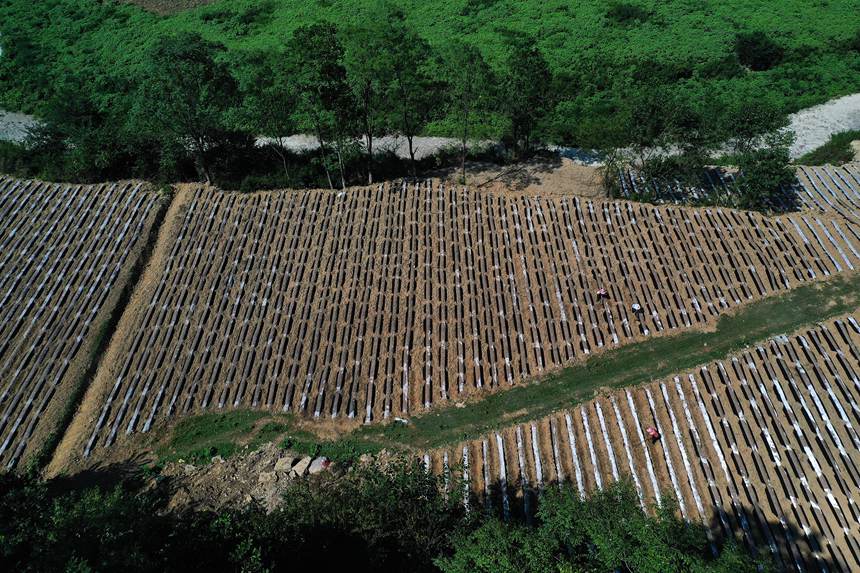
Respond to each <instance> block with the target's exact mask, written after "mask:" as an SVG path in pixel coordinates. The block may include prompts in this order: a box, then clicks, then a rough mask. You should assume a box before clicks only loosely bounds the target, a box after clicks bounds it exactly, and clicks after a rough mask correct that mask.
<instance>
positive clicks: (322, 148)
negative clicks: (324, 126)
mask: <svg viewBox="0 0 860 573" xmlns="http://www.w3.org/2000/svg"><path fill="white" fill-rule="evenodd" d="M317 143H319V146H320V155H321V156H322V164H323V169H324V170H325V176H326V179H328V188H329V189H332V190H333V189H334V183H332V180H331V172H329V170H328V162H327V161H326V154H325V142H324V141H323V136H322V131H321V130H320V128H319V127H317Z"/></svg>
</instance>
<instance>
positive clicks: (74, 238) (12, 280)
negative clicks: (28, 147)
mask: <svg viewBox="0 0 860 573" xmlns="http://www.w3.org/2000/svg"><path fill="white" fill-rule="evenodd" d="M159 204H160V201H159V198H158V195H157V193H155V192H153V191H152V190H150V188H149V187H148V186H147V185H144V184H141V183H114V184H108V185H65V184H62V185H58V184H48V183H41V182H37V181H19V180H15V179H10V178H7V177H3V176H0V463H2V464H3V466H4V467H5V468H12V467H15V466H16V465H17V464H18V463H19V462H21V461H22V460H25V459H27V458H28V457H29V456H30V455H32V454H34V453H35V452H36V451H37V450H38V449H39V448H40V447H41V446H42V445H43V442H44V440H45V439H46V438H47V437H48V436H49V435H50V434H51V433H52V432H54V431H56V430H58V427H57V426H58V425H59V423H60V420H61V418H62V417H63V415H64V413H65V411H66V408H68V407H69V403H68V402H69V400H70V399H71V397H72V395H73V394H74V393H75V392H76V388H77V385H78V384H80V383H81V377H82V376H83V375H84V373H85V372H86V370H87V369H88V368H89V367H90V361H91V360H92V356H91V354H92V353H93V352H94V351H95V348H96V345H97V344H98V343H99V340H98V339H99V336H100V331H101V329H103V328H104V325H105V323H106V321H108V319H109V317H110V315H111V313H112V312H113V308H114V306H116V304H117V301H118V298H119V297H120V294H121V292H122V290H123V288H124V286H125V283H126V282H127V280H128V278H129V274H130V272H131V269H132V267H133V265H134V264H135V262H136V260H137V258H138V257H139V256H140V254H141V251H142V249H143V247H144V244H145V242H146V239H147V237H148V234H149V231H150V229H151V227H152V225H153V223H154V222H155V219H156V216H157V212H158V207H159Z"/></svg>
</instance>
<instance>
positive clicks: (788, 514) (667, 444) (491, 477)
mask: <svg viewBox="0 0 860 573" xmlns="http://www.w3.org/2000/svg"><path fill="white" fill-rule="evenodd" d="M858 345H860V324H858V322H857V320H856V319H855V317H854V316H846V317H841V318H838V319H834V320H830V321H828V322H826V323H824V324H820V325H816V326H813V327H809V328H805V329H803V330H801V331H799V332H796V333H794V334H792V335H790V336H781V337H777V338H775V339H771V340H768V341H765V342H762V343H761V344H758V345H755V346H753V347H751V348H748V349H746V350H744V351H742V352H740V353H737V354H735V355H734V356H732V357H729V358H728V359H725V360H719V361H716V362H713V363H709V364H706V365H704V366H702V367H699V368H697V369H695V370H694V371H690V372H687V373H684V374H681V375H678V376H674V377H671V378H668V379H665V380H662V381H659V382H655V383H651V384H647V385H644V386H638V387H635V388H630V389H628V390H625V391H620V392H615V393H612V394H610V395H607V396H603V397H600V398H597V399H595V400H592V401H590V402H587V403H584V404H581V405H578V406H575V407H572V408H570V409H568V410H562V411H559V412H557V413H555V414H553V415H551V416H548V417H546V418H542V419H540V420H536V421H534V422H531V423H524V424H520V425H517V426H514V427H510V428H506V429H504V430H499V431H496V432H493V433H491V434H489V435H487V436H485V437H484V438H481V439H477V440H472V441H469V442H467V443H463V444H460V445H459V446H457V447H454V448H450V449H445V450H439V451H433V452H431V453H430V454H428V455H427V456H425V463H426V464H427V467H428V468H431V469H433V470H434V471H436V472H454V473H455V475H458V476H462V475H463V473H464V474H465V478H466V479H465V480H463V481H462V483H463V484H464V486H465V487H467V488H469V489H470V491H471V494H472V496H471V497H472V499H473V500H475V501H480V502H483V503H486V504H488V507H489V508H490V509H491V510H493V511H498V512H499V513H502V514H511V513H512V512H523V511H525V512H533V511H534V507H535V504H536V503H537V502H538V499H539V493H540V492H541V491H542V490H544V489H546V488H550V487H554V485H553V484H555V483H558V482H565V481H567V482H570V483H572V484H574V487H575V488H576V490H577V491H579V492H580V493H581V494H582V495H585V494H586V493H587V492H589V491H592V490H594V489H599V488H603V487H605V486H606V484H609V483H611V482H613V481H616V480H618V479H623V478H625V477H626V478H629V479H630V480H631V481H632V482H633V484H634V486H635V488H636V490H637V491H638V493H639V497H640V501H641V503H642V505H643V507H651V506H652V505H653V504H656V503H659V501H660V498H661V496H663V495H666V494H668V495H670V496H672V497H674V498H676V499H677V500H678V506H679V510H680V512H681V514H682V515H683V516H684V517H685V518H686V519H689V520H691V521H695V522H704V523H706V524H708V525H710V526H711V529H712V531H713V533H714V535H715V536H720V535H735V536H736V537H737V538H738V539H740V540H742V542H743V543H744V544H746V545H747V546H748V547H749V548H750V549H751V550H753V551H755V550H757V549H758V548H763V549H765V550H766V551H769V552H772V553H773V554H774V555H775V556H776V559H777V560H778V561H780V562H781V564H782V565H783V566H784V567H786V568H788V569H793V570H799V571H803V570H807V569H812V570H822V571H823V570H831V571H832V570H841V571H856V570H857V568H858V567H860V545H858V539H860V512H858V507H857V500H858V496H860V469H858V466H860V436H858V433H857V429H856V425H857V424H858V423H860V348H859V347H858ZM648 427H652V428H655V429H657V430H658V431H659V433H660V438H659V439H658V440H652V439H651V438H649V437H648V435H647V434H646V430H647V428H648ZM464 470H465V472H464ZM450 481H451V483H454V480H450ZM458 483H459V480H458Z"/></svg>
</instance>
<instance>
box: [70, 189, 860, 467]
mask: <svg viewBox="0 0 860 573" xmlns="http://www.w3.org/2000/svg"><path fill="white" fill-rule="evenodd" d="M173 208H175V209H176V210H177V212H180V211H181V215H180V216H177V217H176V218H175V219H174V220H172V221H168V222H167V225H169V226H171V230H170V231H165V232H164V233H165V239H164V241H163V242H162V241H160V242H159V246H158V247H157V248H156V255H155V257H154V259H155V260H158V261H159V262H158V264H155V265H153V268H152V269H150V272H148V273H147V275H146V276H145V277H144V285H145V286H144V288H141V289H140V292H139V293H137V294H136V298H135V299H133V300H132V305H131V312H129V313H127V314H128V315H129V316H128V317H127V318H124V320H125V321H126V322H125V323H124V324H121V325H120V331H121V332H122V333H124V334H123V336H122V337H121V338H120V339H117V340H115V341H114V343H113V344H112V345H111V351H110V353H109V354H108V357H107V359H106V360H105V362H104V367H103V368H101V369H100V371H99V373H98V376H97V378H96V381H95V383H94V385H93V387H92V389H91V392H90V394H89V395H88V398H87V400H86V402H85V407H84V409H83V410H82V412H81V414H80V416H79V417H78V420H77V421H76V426H75V428H74V431H73V432H72V435H73V436H74V441H75V445H74V447H73V448H72V449H74V450H75V452H76V453H77V454H78V455H80V454H85V455H87V456H88V455H91V454H92V453H93V452H95V451H98V450H99V449H101V448H104V447H105V446H110V445H112V444H114V443H116V442H118V441H119V440H121V439H123V436H125V435H129V434H134V433H138V432H147V431H149V430H150V429H151V428H152V427H153V426H154V425H155V424H157V423H158V422H159V421H163V420H166V419H169V418H172V417H175V416H177V415H181V414H186V413H191V412H200V411H203V410H218V409H230V408H257V409H268V410H272V411H282V410H283V411H291V412H298V413H300V414H303V415H305V416H308V417H319V418H327V417H328V418H347V419H355V420H356V421H364V422H372V421H378V420H383V419H385V418H389V417H392V416H405V415H409V414H412V413H415V412H418V411H421V410H423V409H425V408H429V407H430V406H432V405H434V404H438V403H445V402H450V401H452V400H459V399H461V398H463V397H465V396H469V395H474V394H476V393H481V392H483V391H486V390H488V389H494V388H500V387H506V386H510V385H511V384H515V383H516V382H517V381H519V380H522V379H523V378H526V377H534V376H538V375H540V374H542V373H545V372H547V371H550V370H553V369H558V368H560V367H561V366H563V365H565V364H568V363H570V362H572V361H574V360H577V359H578V358H581V357H584V356H586V355H588V354H590V353H594V352H596V351H600V350H602V349H605V348H612V347H616V346H619V345H623V344H625V343H627V342H629V341H634V340H640V339H643V338H645V337H648V336H654V335H661V334H664V333H668V332H673V331H678V330H681V329H687V328H693V327H698V326H708V325H709V324H712V323H713V322H714V321H715V320H716V318H717V317H719V316H720V315H721V314H723V313H725V312H726V311H729V310H731V309H733V308H735V307H737V306H738V305H741V304H743V303H745V302H747V301H751V300H755V299H759V298H761V297H763V296H766V295H769V294H772V293H776V292H781V291H784V290H786V289H788V288H791V287H793V286H796V285H799V284H802V283H804V282H807V281H810V280H813V279H817V278H821V277H825V276H828V275H831V274H833V273H838V272H840V271H848V270H853V269H854V267H855V265H856V264H858V263H860V255H858V251H857V250H856V249H857V247H858V246H860V240H857V239H856V237H855V236H853V235H851V234H849V233H847V232H845V229H844V228H843V227H841V226H839V225H838V223H837V221H836V220H835V219H831V218H830V217H828V216H818V215H812V214H808V213H806V214H802V215H792V216H789V217H781V218H765V217H762V216H759V215H757V214H754V213H744V212H736V211H731V210H725V209H698V210H695V209H685V208H678V207H653V206H649V205H643V204H637V203H631V202H624V201H615V202H610V201H606V202H604V201H586V200H582V199H577V198H575V197H569V198H553V199H545V198H539V197H524V196H521V195H514V194H506V193H502V192H481V191H474V190H464V189H460V188H451V187H444V186H441V185H438V184H434V183H429V182H428V183H423V184H421V185H409V186H407V185H402V186H401V185H385V186H377V187H372V188H364V189H356V190H351V191H350V192H347V193H339V194H335V193H331V192H326V191H304V192H271V193H260V194H254V195H236V194H228V193H222V192H217V191H214V190H207V189H190V190H186V191H184V192H182V193H180V195H179V196H178V197H177V198H176V199H175V200H174V206H173V207H172V209H173ZM831 229H832V230H831ZM599 289H605V291H606V295H605V296H603V295H601V294H598V291H599ZM634 304H635V305H639V307H640V309H641V310H638V311H634V310H633V305H634Z"/></svg>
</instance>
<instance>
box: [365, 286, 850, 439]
mask: <svg viewBox="0 0 860 573" xmlns="http://www.w3.org/2000/svg"><path fill="white" fill-rule="evenodd" d="M858 306H860V275H852V276H848V277H838V278H834V279H831V280H829V281H827V282H821V283H815V284H811V285H806V286H803V287H800V288H797V289H795V290H793V291H791V292H789V293H787V294H785V295H782V296H778V297H771V298H767V299H765V300H762V301H760V302H756V303H752V304H749V305H747V306H745V307H743V308H742V309H741V310H739V311H738V312H736V313H734V314H732V315H726V316H723V317H722V318H721V319H720V320H719V321H718V322H717V326H716V329H714V330H713V331H710V332H702V331H696V332H687V333H684V334H679V335H676V336H666V337H661V338H653V339H651V340H647V341H644V342H640V343H637V344H631V345H627V346H623V347H621V348H619V349H617V350H613V351H611V352H606V353H604V354H601V355H598V356H595V357H593V358H590V359H588V360H586V361H584V362H582V363H580V364H577V365H575V366H572V367H570V368H566V369H564V370H562V371H560V372H558V373H556V374H553V375H550V376H547V377H545V378H543V379H541V380H536V381H534V382H532V383H529V384H523V385H521V386H516V387H514V388H510V389H507V390H505V391H502V392H496V393H493V394H490V395H487V396H485V397H483V398H481V399H477V400H474V401H471V402H468V403H466V404H465V406H464V407H460V408H457V407H446V408H438V409H436V410H433V411H430V412H428V413H426V414H421V415H418V416H415V417H413V418H412V419H411V420H410V423H409V424H408V425H404V424H388V425H385V426H364V427H362V428H359V429H358V430H356V431H355V432H354V435H352V436H350V438H351V439H358V440H361V441H365V442H369V443H371V444H374V446H379V445H381V446H384V447H389V448H391V447H401V448H410V449H411V448H418V449H426V448H434V447H439V446H443V445H448V444H453V443H456V442H459V441H462V440H466V439H471V438H475V437H478V436H480V435H482V434H485V433H486V432H488V431H490V430H493V429H497V428H499V427H502V426H509V425H512V424H516V423H520V422H523V421H527V420H533V419H535V418H540V417H542V416H545V415H547V414H549V413H551V412H554V411H556V410H559V409H561V408H565V407H570V406H571V405H574V404H576V403H578V402H582V401H584V400H588V399H590V398H592V397H593V396H594V395H595V392H596V391H597V390H599V389H604V388H605V389H617V388H623V387H629V386H635V385H638V384H643V383H646V382H649V381H651V380H654V379H658V378H663V377H665V376H668V375H670V374H673V373H675V372H678V371H681V370H686V369H690V368H693V367H695V366H697V365H699V364H703V363H705V362H708V361H711V360H715V359H718V358H722V357H725V356H727V355H729V354H731V353H732V352H734V351H737V350H739V349H741V348H743V347H745V346H749V345H750V344H753V343H755V342H758V341H761V340H764V339H767V338H771V337H774V336H777V335H780V334H786V333H790V332H792V331H795V330H797V329H799V328H800V327H802V326H804V325H807V324H812V323H815V322H820V321H823V320H826V319H828V318H831V317H834V316H837V315H840V314H845V313H847V312H850V311H853V310H854V309H856V308H858Z"/></svg>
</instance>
